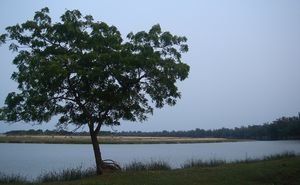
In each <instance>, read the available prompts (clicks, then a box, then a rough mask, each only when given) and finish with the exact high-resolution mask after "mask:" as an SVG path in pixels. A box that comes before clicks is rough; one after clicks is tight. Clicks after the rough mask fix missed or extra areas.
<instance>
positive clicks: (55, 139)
mask: <svg viewBox="0 0 300 185" xmlns="http://www.w3.org/2000/svg"><path fill="white" fill-rule="evenodd" d="M98 140H99V142H100V143H102V144H160V143H166V144H169V143H170V144H171V143H214V142H234V141H241V140H237V139H225V138H187V137H127V136H103V137H98ZM0 143H51V144H59V143H61V144H90V143H91V139H90V137H89V136H43V135H42V136H29V135H22V136H6V135H0Z"/></svg>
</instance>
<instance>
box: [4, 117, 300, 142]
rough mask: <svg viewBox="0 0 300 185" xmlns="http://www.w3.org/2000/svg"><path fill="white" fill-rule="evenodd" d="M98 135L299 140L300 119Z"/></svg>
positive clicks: (34, 132) (39, 132) (50, 132)
mask: <svg viewBox="0 0 300 185" xmlns="http://www.w3.org/2000/svg"><path fill="white" fill-rule="evenodd" d="M5 134H6V135H80V136H85V135H86V136H88V135H89V133H88V132H85V131H83V132H70V131H66V130H45V131H43V130H33V129H31V130H27V131H26V130H17V131H9V132H6V133H5ZM99 135H102V136H103V135H106V136H112V135H114V136H148V137H155V136H157V137H200V138H201V137H222V138H235V139H257V140H279V139H300V117H282V118H280V119H277V120H275V121H273V122H272V123H265V124H262V125H250V126H247V127H239V128H233V129H229V128H221V129H215V130H204V129H199V128H197V129H194V130H188V131H166V130H164V131H156V132H141V131H122V132H111V131H101V132H100V134H99Z"/></svg>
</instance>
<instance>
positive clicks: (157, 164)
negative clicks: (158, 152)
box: [123, 161, 171, 171]
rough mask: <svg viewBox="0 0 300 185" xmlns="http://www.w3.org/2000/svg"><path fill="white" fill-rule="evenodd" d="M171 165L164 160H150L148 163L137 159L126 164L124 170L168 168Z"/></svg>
mask: <svg viewBox="0 0 300 185" xmlns="http://www.w3.org/2000/svg"><path fill="white" fill-rule="evenodd" d="M170 169H171V166H170V165H169V164H168V163H167V162H165V161H151V162H148V163H143V162H139V161H133V162H132V163H130V164H128V165H126V166H125V167H124V168H123V170H124V171H144V170H146V171H148V170H170Z"/></svg>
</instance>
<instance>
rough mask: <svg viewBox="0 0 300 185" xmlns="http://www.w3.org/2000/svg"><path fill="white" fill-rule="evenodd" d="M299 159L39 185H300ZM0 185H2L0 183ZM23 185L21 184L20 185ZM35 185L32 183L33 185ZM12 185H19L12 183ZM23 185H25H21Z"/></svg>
mask: <svg viewBox="0 0 300 185" xmlns="http://www.w3.org/2000/svg"><path fill="white" fill-rule="evenodd" d="M299 174H300V157H289V158H283V159H277V160H267V161H258V162H251V163H237V164H224V165H220V166H215V167H197V168H186V169H178V170H160V171H151V170H150V171H126V172H112V173H105V174H104V175H102V176H98V177H96V176H94V177H89V178H85V179H81V180H75V181H64V182H49V183H34V184H36V185H50V184H51V185H52V184H53V185H187V184H188V185H299V184H300V175H299ZM0 184H1V183H0ZM21 184H22V183H20V185H21ZM30 184H33V183H30ZM1 185H4V184H1ZM11 185H19V184H18V183H12V184H11ZM22 185H23V184H22Z"/></svg>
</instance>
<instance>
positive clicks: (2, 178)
mask: <svg viewBox="0 0 300 185" xmlns="http://www.w3.org/2000/svg"><path fill="white" fill-rule="evenodd" d="M26 182H28V181H27V179H26V178H25V177H23V176H21V175H19V174H17V175H16V174H11V175H7V174H4V173H2V172H0V183H5V184H8V183H26Z"/></svg>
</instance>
